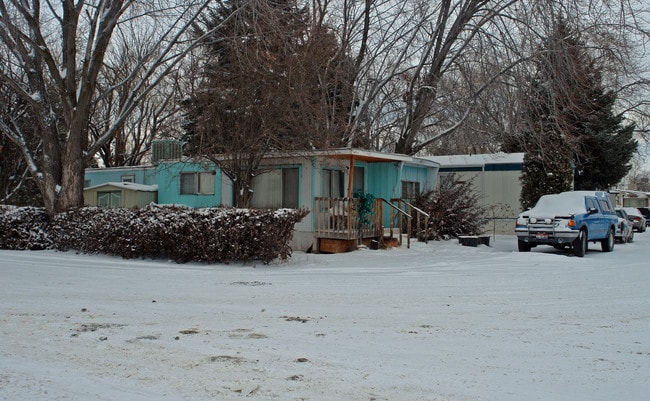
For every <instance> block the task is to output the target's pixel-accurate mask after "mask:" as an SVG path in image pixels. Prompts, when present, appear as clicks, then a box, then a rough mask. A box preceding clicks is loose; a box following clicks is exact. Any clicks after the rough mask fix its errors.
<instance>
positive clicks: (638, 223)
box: [622, 207, 646, 233]
mask: <svg viewBox="0 0 650 401" xmlns="http://www.w3.org/2000/svg"><path fill="white" fill-rule="evenodd" d="M622 209H623V210H625V213H627V216H628V218H629V219H630V221H631V222H632V225H633V226H634V229H635V230H637V231H638V232H640V233H642V232H644V231H645V228H646V225H645V222H646V220H645V217H643V215H642V214H641V212H640V211H639V209H637V208H635V207H624V208H622Z"/></svg>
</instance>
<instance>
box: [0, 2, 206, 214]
mask: <svg viewBox="0 0 650 401" xmlns="http://www.w3.org/2000/svg"><path fill="white" fill-rule="evenodd" d="M207 3H208V1H207V0H196V1H180V0H178V1H176V0H174V1H170V2H158V1H155V0H142V1H137V0H95V1H77V2H75V1H73V0H62V1H61V2H60V3H55V2H51V1H49V0H47V1H45V3H44V4H41V2H40V1H38V0H30V1H21V2H18V1H13V0H0V58H1V59H0V81H2V82H3V83H4V84H5V85H7V86H8V87H9V88H10V89H11V90H12V91H13V93H14V94H15V95H16V96H18V97H19V98H20V99H21V101H23V102H25V103H26V104H27V107H25V109H24V110H23V111H22V112H21V114H20V115H18V116H15V117H14V118H11V119H10V121H7V122H5V121H4V120H3V122H2V123H0V130H1V131H2V133H3V134H4V135H6V136H7V137H8V138H9V139H10V140H11V141H12V142H13V143H14V144H16V146H17V147H18V148H19V149H20V150H21V152H22V155H23V158H24V159H25V162H26V164H27V165H28V166H29V172H30V175H31V176H32V177H33V179H34V180H35V182H36V183H37V186H38V188H39V190H40V192H41V194H42V196H43V200H44V204H45V207H46V209H47V211H48V213H50V214H54V213H56V212H58V211H62V210H67V209H70V208H73V207H78V206H81V205H82V204H83V195H82V193H83V192H82V191H83V171H84V166H85V165H86V163H88V162H89V160H91V159H92V158H93V156H94V155H95V154H96V153H97V152H98V151H99V150H100V149H101V148H102V146H104V145H106V143H108V142H109V141H111V140H112V139H113V138H114V137H115V136H116V135H117V133H118V132H120V130H122V129H123V128H124V124H125V121H126V120H127V119H128V117H129V116H130V115H131V114H132V112H133V111H134V109H136V107H138V106H139V105H140V104H141V102H142V101H143V99H145V98H146V97H147V96H148V94H149V93H150V92H151V91H153V89H154V88H156V87H157V86H158V85H159V84H160V82H161V81H162V80H163V78H164V77H165V76H166V75H168V74H169V72H170V71H171V70H172V68H173V67H174V65H176V64H177V63H178V62H179V61H180V60H181V59H182V57H183V55H184V54H185V52H186V51H187V49H188V46H191V43H189V42H187V41H186V39H187V38H186V37H185V35H184V32H185V30H186V29H187V27H188V26H189V25H190V24H191V22H192V21H193V20H194V19H195V18H196V16H197V15H198V14H199V13H200V12H201V11H202V9H203V8H204V7H206V6H207ZM133 24H137V27H138V28H137V29H129V30H128V32H129V33H130V34H131V33H132V34H134V35H137V36H139V37H141V38H147V39H146V40H142V41H141V42H140V44H141V47H140V48H139V49H138V58H137V61H136V62H135V63H134V64H132V67H131V68H130V69H129V71H127V72H126V73H125V74H124V75H123V76H124V79H123V80H122V81H120V82H115V83H114V84H113V85H111V86H108V87H101V86H100V85H99V77H100V76H101V75H102V73H103V71H105V69H106V68H107V67H108V66H111V67H113V68H115V67H117V66H116V65H115V64H112V65H111V61H112V59H111V55H113V54H114V52H116V51H117V50H119V49H117V48H116V47H115V46H114V43H115V41H114V35H115V33H116V32H117V33H119V32H122V29H123V27H124V29H126V27H127V26H129V25H133ZM125 87H128V88H129V90H127V91H123V92H122V96H123V99H122V100H121V101H120V102H118V105H119V106H118V108H117V109H115V110H113V111H112V112H111V113H110V119H109V120H108V121H107V122H106V124H105V127H104V129H102V132H101V134H100V135H98V136H96V137H91V136H90V135H89V127H90V120H91V115H92V113H93V110H94V105H95V101H96V100H97V99H101V98H105V97H108V96H112V95H113V94H114V93H115V91H116V90H117V89H118V88H125ZM22 121H29V122H30V124H31V126H30V129H29V131H28V130H26V129H25V125H24V124H23V123H22Z"/></svg>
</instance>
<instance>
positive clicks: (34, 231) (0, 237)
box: [0, 206, 52, 250]
mask: <svg viewBox="0 0 650 401" xmlns="http://www.w3.org/2000/svg"><path fill="white" fill-rule="evenodd" d="M47 228H48V218H47V213H45V209H42V208H36V207H22V208H16V207H12V206H0V248H3V249H17V250H42V249H48V248H51V247H52V241H51V240H50V237H49V235H48V232H47Z"/></svg>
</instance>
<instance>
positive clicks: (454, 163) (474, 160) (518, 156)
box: [422, 153, 524, 167]
mask: <svg viewBox="0 0 650 401" xmlns="http://www.w3.org/2000/svg"><path fill="white" fill-rule="evenodd" d="M422 158H423V159H427V160H432V161H435V162H437V163H440V165H441V166H443V167H458V166H484V165H486V164H511V163H523V162H524V154H523V153H490V154H480V155H446V156H424V157H422Z"/></svg>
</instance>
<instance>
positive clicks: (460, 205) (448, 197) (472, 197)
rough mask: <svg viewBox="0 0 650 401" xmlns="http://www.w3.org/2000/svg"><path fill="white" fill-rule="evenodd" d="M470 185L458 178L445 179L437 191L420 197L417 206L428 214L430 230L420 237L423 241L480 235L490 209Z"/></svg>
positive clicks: (428, 192)
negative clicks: (481, 203) (483, 204)
mask: <svg viewBox="0 0 650 401" xmlns="http://www.w3.org/2000/svg"><path fill="white" fill-rule="evenodd" d="M479 201H480V197H479V195H478V194H476V192H474V190H473V189H472V186H471V183H470V182H465V181H459V180H458V179H457V178H456V176H455V175H450V176H448V177H447V179H445V180H442V181H441V182H440V185H439V186H438V188H436V189H435V190H431V191H426V192H423V193H421V194H419V195H418V196H417V197H416V199H415V203H414V204H415V206H417V207H418V208H420V209H422V210H424V211H425V212H427V213H428V214H429V215H430V217H429V221H428V223H429V227H428V230H427V232H426V234H425V233H424V232H421V233H419V234H418V239H419V240H424V239H425V236H426V239H427V240H431V239H434V240H439V239H447V238H450V237H458V236H459V235H479V234H481V233H482V231H483V226H484V225H485V223H486V222H487V209H486V208H485V207H482V206H481V205H480V202H479Z"/></svg>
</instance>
